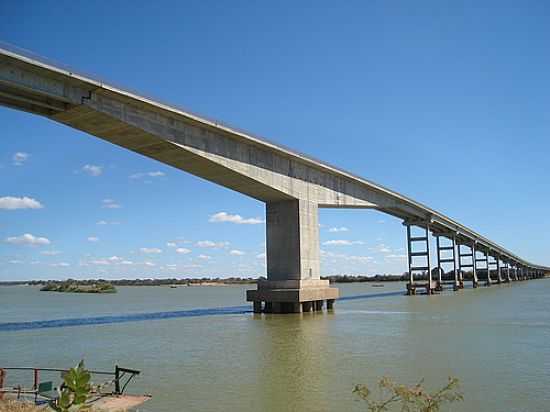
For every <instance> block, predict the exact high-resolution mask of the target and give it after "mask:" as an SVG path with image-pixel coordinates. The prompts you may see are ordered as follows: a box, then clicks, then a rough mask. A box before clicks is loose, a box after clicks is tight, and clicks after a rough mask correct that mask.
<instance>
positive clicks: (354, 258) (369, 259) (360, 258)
mask: <svg viewBox="0 0 550 412" xmlns="http://www.w3.org/2000/svg"><path fill="white" fill-rule="evenodd" d="M344 259H345V260H351V261H352V262H364V263H366V262H372V261H373V260H374V258H373V257H371V256H353V255H352V256H346V257H344Z"/></svg>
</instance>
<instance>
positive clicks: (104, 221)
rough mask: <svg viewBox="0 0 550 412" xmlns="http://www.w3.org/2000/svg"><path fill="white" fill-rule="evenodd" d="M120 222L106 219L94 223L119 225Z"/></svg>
mask: <svg viewBox="0 0 550 412" xmlns="http://www.w3.org/2000/svg"><path fill="white" fill-rule="evenodd" d="M119 224H120V222H114V221H110V222H109V221H107V220H100V221H98V222H97V223H96V225H119Z"/></svg>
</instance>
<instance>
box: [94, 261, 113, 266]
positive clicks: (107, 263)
mask: <svg viewBox="0 0 550 412" xmlns="http://www.w3.org/2000/svg"><path fill="white" fill-rule="evenodd" d="M90 263H91V264H92V265H100V266H106V265H110V264H111V262H109V261H108V260H107V259H94V260H91V261H90Z"/></svg>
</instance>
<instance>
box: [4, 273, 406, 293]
mask: <svg viewBox="0 0 550 412" xmlns="http://www.w3.org/2000/svg"><path fill="white" fill-rule="evenodd" d="M265 279H266V278H265V277H259V278H252V277H249V278H240V277H230V278H219V277H216V278H210V277H203V278H158V279H152V278H144V279H115V280H110V279H109V280H106V279H67V280H21V281H5V282H0V286H21V285H26V286H40V287H41V290H43V291H50V292H74V293H113V292H116V287H117V286H168V287H174V286H175V287H179V286H232V285H255V284H256V283H257V282H258V280H265ZM321 279H327V280H329V281H330V283H353V282H373V283H380V282H402V281H405V280H406V275H405V274H403V275H374V276H364V275H359V276H353V275H336V276H322V277H321ZM112 289H114V290H112Z"/></svg>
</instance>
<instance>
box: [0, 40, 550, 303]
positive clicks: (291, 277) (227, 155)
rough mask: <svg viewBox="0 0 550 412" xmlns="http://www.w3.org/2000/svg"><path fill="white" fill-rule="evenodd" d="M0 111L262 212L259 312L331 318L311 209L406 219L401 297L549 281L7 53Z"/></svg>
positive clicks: (363, 187)
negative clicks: (22, 114) (325, 312)
mask: <svg viewBox="0 0 550 412" xmlns="http://www.w3.org/2000/svg"><path fill="white" fill-rule="evenodd" d="M0 105H3V106H6V107H9V108H12V109H16V110H22V111H26V112H29V113H33V114H37V115H41V116H45V117H47V118H49V119H51V120H53V121H56V122H59V123H63V124H66V125H67V126H70V127H73V128H75V129H78V130H81V131H84V132H87V133H90V134H92V135H94V136H97V137H99V138H101V139H104V140H106V141H108V142H111V143H113V144H116V145H118V146H121V147H124V148H126V149H129V150H132V151H134V152H137V153H140V154H142V155H144V156H147V157H150V158H153V159H155V160H158V161H160V162H162V163H165V164H168V165H170V166H173V167H175V168H178V169H181V170H184V171H186V172H189V173H191V174H193V175H196V176H199V177H201V178H203V179H206V180H209V181H211V182H214V183H217V184H219V185H222V186H225V187H228V188H230V189H233V190H236V191H238V192H240V193H242V194H245V195H248V196H250V197H253V198H255V199H258V200H260V201H262V202H264V203H265V204H266V225H267V230H266V233H267V235H266V237H267V241H266V245H267V280H266V281H263V282H260V283H259V284H258V287H257V290H249V291H248V292H247V300H248V301H251V302H253V303H254V310H255V311H256V312H261V311H264V312H274V313H288V312H291V313H295V312H302V311H314V310H322V309H323V307H324V303H325V302H326V307H327V308H328V309H330V308H332V305H333V303H334V300H335V299H336V298H337V297H338V290H337V289H336V288H331V287H330V286H329V283H328V281H326V280H322V279H321V278H320V256H319V254H320V253H319V224H318V209H319V208H365V209H376V210H379V211H381V212H384V213H387V214H390V215H392V216H396V217H398V218H400V219H403V223H404V225H405V226H406V229H407V242H408V258H409V260H408V262H409V282H408V288H407V291H408V293H409V294H415V293H416V292H417V290H419V289H421V290H423V291H425V292H426V293H428V294H431V293H434V292H436V291H438V290H441V289H442V288H443V287H444V286H445V285H446V284H450V286H451V287H453V288H454V289H460V288H462V287H463V286H464V277H463V276H464V273H465V272H468V273H469V274H470V276H471V279H472V280H471V281H472V284H473V286H474V287H477V286H478V284H479V283H480V279H479V278H478V272H479V271H480V269H484V270H485V273H487V275H486V276H485V279H484V280H483V283H484V284H486V285H490V284H492V283H502V282H511V281H515V280H522V279H533V278H538V277H542V276H544V274H545V273H546V272H548V271H550V268H547V267H544V266H541V265H536V264H533V263H530V262H527V261H526V260H524V259H522V258H521V257H519V256H516V255H515V254H513V253H512V252H510V251H508V250H506V249H505V248H503V247H502V246H500V245H498V244H496V243H494V242H492V241H491V240H489V239H487V238H485V237H483V236H481V235H479V234H478V233H476V232H474V231H473V230H471V229H469V228H467V227H466V226H463V225H462V224H460V223H458V222H455V221H454V220H452V219H450V218H448V217H446V216H444V215H443V214H441V213H439V212H436V211H435V210H432V209H430V208H429V207H427V206H424V205H422V204H420V203H418V202H416V201H414V200H412V199H409V198H407V197H405V196H403V195H401V194H399V193H397V192H394V191H392V190H389V189H387V188H385V187H382V186H380V185H377V184H375V183H373V182H370V181H368V180H366V179H363V178H361V177H358V176H354V175H352V174H351V173H348V172H346V171H343V170H340V169H338V168H336V167H333V166H331V165H329V164H327V163H324V162H320V161H318V160H315V159H312V158H310V157H307V156H305V155H303V154H300V153H297V152H294V151H292V150H289V149H287V148H284V147H281V146H279V145H276V144H273V143H271V142H268V141H266V140H263V139H260V138H258V137H255V136H252V135H250V134H247V133H244V132H242V131H239V130H235V129H233V128H229V127H226V126H224V125H222V124H219V123H217V122H213V121H210V120H207V119H204V118H202V117H199V116H196V115H194V114H191V113H189V112H186V111H183V110H180V109H178V108H176V107H173V106H169V105H166V104H163V103H159V102H157V101H153V100H151V99H148V98H146V97H142V96H139V95H137V94H134V93H132V92H129V91H126V90H123V89H120V88H117V87H114V86H111V85H108V84H106V83H103V82H102V81H100V80H97V79H94V78H91V77H88V76H85V75H81V74H78V73H75V72H73V71H71V70H69V69H67V68H64V67H62V66H60V65H57V64H53V63H50V62H48V61H46V60H45V59H42V58H38V57H36V56H33V55H31V54H29V53H28V52H24V51H21V50H17V49H15V48H13V47H11V46H6V45H0ZM432 236H435V238H436V244H437V247H436V252H437V254H436V255H437V262H435V263H436V264H435V265H434V264H433V263H434V262H430V245H431V243H432V242H431V240H430V238H431V237H432ZM434 269H435V270H434ZM445 269H447V270H445ZM444 270H445V272H447V273H446V276H443V272H444ZM449 272H450V273H451V275H452V276H451V280H449V279H448V278H449V276H448V274H449Z"/></svg>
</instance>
